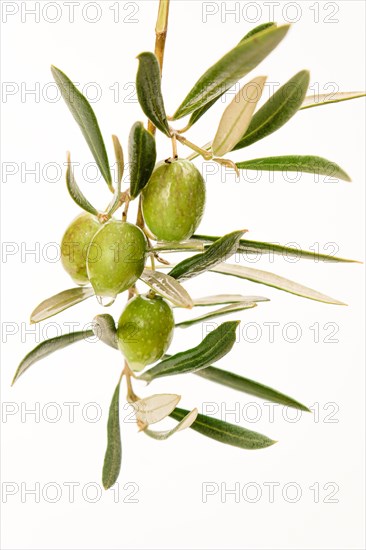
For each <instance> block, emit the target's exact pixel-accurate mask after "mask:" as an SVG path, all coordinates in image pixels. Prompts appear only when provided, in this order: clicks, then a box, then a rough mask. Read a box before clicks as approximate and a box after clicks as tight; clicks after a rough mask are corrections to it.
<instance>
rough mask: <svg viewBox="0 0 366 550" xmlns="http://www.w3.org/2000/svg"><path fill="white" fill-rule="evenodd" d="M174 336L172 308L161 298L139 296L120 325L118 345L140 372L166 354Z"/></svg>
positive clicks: (123, 315) (131, 364) (120, 319)
mask: <svg viewBox="0 0 366 550" xmlns="http://www.w3.org/2000/svg"><path fill="white" fill-rule="evenodd" d="M173 332H174V317H173V312H172V308H171V307H170V305H169V304H168V303H167V302H166V301H165V300H163V298H160V297H154V298H148V297H147V296H136V297H135V298H132V300H130V301H129V302H128V303H127V304H126V306H125V308H124V310H123V312H122V315H121V317H120V318H119V321H118V328H117V338H118V345H119V348H120V350H121V352H122V353H123V355H124V356H125V358H126V360H127V362H128V364H129V366H130V367H131V369H132V370H134V371H140V370H142V369H143V368H144V367H146V365H150V364H151V363H155V361H157V360H158V359H160V358H161V357H162V356H163V355H164V353H165V352H166V351H167V349H168V347H169V345H170V343H171V341H172V338H173Z"/></svg>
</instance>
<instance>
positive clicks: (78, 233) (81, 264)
mask: <svg viewBox="0 0 366 550" xmlns="http://www.w3.org/2000/svg"><path fill="white" fill-rule="evenodd" d="M100 227H101V225H100V223H99V221H98V220H97V218H96V217H95V216H92V215H91V214H87V213H85V214H80V215H79V216H78V217H77V218H75V219H74V220H73V221H72V222H71V224H70V225H69V227H68V228H67V229H66V231H65V234H64V236H63V237H62V241H61V263H62V265H63V267H64V268H65V270H66V271H67V273H68V274H69V275H70V276H71V277H72V278H73V280H74V282H75V283H77V284H78V285H85V284H86V283H88V282H89V279H88V274H87V271H86V256H87V251H88V248H89V244H90V241H91V240H92V238H93V237H94V235H95V234H96V232H97V231H98V230H99V229H100Z"/></svg>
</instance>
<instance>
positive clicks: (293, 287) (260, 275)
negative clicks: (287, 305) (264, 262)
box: [211, 264, 346, 306]
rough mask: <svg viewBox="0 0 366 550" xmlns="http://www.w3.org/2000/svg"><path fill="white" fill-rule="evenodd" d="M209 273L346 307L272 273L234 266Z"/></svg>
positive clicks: (222, 267) (220, 266)
mask: <svg viewBox="0 0 366 550" xmlns="http://www.w3.org/2000/svg"><path fill="white" fill-rule="evenodd" d="M211 271H214V272H215V273H221V274H223V275H232V276H234V277H239V279H247V280H248V281H253V283H260V284H262V285H266V286H272V287H273V288H277V289H279V290H284V291H285V292H290V293H291V294H296V296H302V297H303V298H308V299H309V300H315V301H317V302H324V303H325V304H335V305H338V306H345V305H346V304H345V303H343V302H340V301H339V300H336V299H335V298H330V297H329V296H326V295H325V294H321V293H320V292H318V291H316V290H313V289H311V288H308V287H306V286H303V285H300V284H299V283H295V282H294V281H290V280H289V279H285V278H284V277H280V276H279V275H275V274H274V273H270V272H269V271H262V270H260V269H253V268H252V267H244V266H241V265H234V264H220V265H218V266H216V267H214V268H213V269H211Z"/></svg>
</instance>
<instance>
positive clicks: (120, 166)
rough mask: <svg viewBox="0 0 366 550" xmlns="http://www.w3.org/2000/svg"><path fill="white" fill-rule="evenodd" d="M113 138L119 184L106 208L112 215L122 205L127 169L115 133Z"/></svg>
mask: <svg viewBox="0 0 366 550" xmlns="http://www.w3.org/2000/svg"><path fill="white" fill-rule="evenodd" d="M112 140H113V148H114V156H115V158H116V165H117V186H116V189H115V190H114V193H113V198H112V200H111V202H110V204H109V206H108V208H107V210H106V214H107V215H108V216H112V214H113V213H114V212H115V211H116V210H117V208H118V207H119V205H120V202H121V185H122V178H123V172H124V169H125V165H124V157H123V149H122V145H121V143H120V141H119V139H118V137H117V136H115V135H113V136H112Z"/></svg>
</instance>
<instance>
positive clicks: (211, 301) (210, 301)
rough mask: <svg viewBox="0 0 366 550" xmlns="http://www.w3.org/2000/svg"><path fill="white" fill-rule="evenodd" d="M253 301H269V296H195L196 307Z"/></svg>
mask: <svg viewBox="0 0 366 550" xmlns="http://www.w3.org/2000/svg"><path fill="white" fill-rule="evenodd" d="M238 302H241V303H247V304H248V303H251V302H269V298H264V297H263V296H243V295H242V294H216V295H214V296H203V297H202V298H193V304H194V307H197V306H218V305H220V304H235V303H238Z"/></svg>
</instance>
